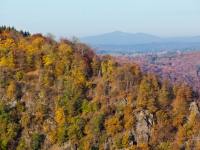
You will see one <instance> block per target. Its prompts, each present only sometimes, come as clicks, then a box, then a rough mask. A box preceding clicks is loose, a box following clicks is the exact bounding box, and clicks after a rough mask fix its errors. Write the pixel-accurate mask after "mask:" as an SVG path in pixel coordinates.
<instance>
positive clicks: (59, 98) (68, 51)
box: [0, 27, 200, 150]
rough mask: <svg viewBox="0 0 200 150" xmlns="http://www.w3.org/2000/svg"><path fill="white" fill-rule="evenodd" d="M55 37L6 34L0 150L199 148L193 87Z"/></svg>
mask: <svg viewBox="0 0 200 150" xmlns="http://www.w3.org/2000/svg"><path fill="white" fill-rule="evenodd" d="M52 37H53V36H52V35H51V34H48V35H46V36H42V35H41V34H33V35H30V33H29V34H28V35H25V34H24V32H23V33H22V32H20V31H17V30H15V29H14V28H11V29H8V28H7V27H6V28H4V29H3V28H1V30H0V98H1V100H0V149H2V150H6V149H10V150H13V149H17V150H26V149H31V150H37V149H45V150H49V149H52V150H56V149H60V150H62V149H63V150H64V149H79V150H89V149H92V150H110V149H131V150H148V149H157V150H168V149H170V150H180V149H198V148H199V147H200V134H199V132H200V123H199V122H200V114H199V110H198V107H199V97H198V93H197V92H195V91H193V90H192V88H188V87H187V86H186V85H185V84H180V85H176V86H172V85H171V84H170V83H169V82H168V81H161V80H160V79H159V78H158V76H157V75H154V74H152V73H143V72H142V71H141V69H140V68H139V66H138V65H136V64H135V63H123V64H121V63H119V62H117V61H115V60H114V59H113V58H112V57H111V56H109V55H104V56H101V57H100V56H97V55H96V54H95V52H94V51H93V50H92V49H91V48H90V47H89V46H88V45H86V44H84V43H79V42H77V41H76V40H71V41H70V40H67V39H60V41H59V42H56V41H55V40H53V38H52Z"/></svg>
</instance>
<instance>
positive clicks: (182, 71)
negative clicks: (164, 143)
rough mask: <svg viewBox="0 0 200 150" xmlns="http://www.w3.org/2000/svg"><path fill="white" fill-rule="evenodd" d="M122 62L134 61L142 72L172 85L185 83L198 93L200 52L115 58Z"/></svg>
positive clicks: (119, 56) (199, 89) (199, 87)
mask: <svg viewBox="0 0 200 150" xmlns="http://www.w3.org/2000/svg"><path fill="white" fill-rule="evenodd" d="M115 58H116V59H118V60H119V59H120V60H121V61H122V62H128V61H134V62H135V63H137V64H138V65H139V66H140V67H141V69H142V71H144V72H152V73H155V74H157V75H159V77H161V78H162V79H169V80H170V81H171V82H172V83H173V85H177V84H182V83H185V84H186V85H187V86H188V87H192V88H193V89H194V90H197V91H199V92H200V59H199V58H200V52H186V53H179V54H173V55H169V54H144V55H137V56H131V55H129V56H122V55H118V56H115Z"/></svg>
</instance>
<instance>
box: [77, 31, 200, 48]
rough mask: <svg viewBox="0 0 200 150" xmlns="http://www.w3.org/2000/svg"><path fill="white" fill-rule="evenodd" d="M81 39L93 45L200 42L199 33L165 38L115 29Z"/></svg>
mask: <svg viewBox="0 0 200 150" xmlns="http://www.w3.org/2000/svg"><path fill="white" fill-rule="evenodd" d="M80 41H81V42H84V43H87V44H91V45H131V44H144V43H158V42H200V36H199V35H197V36H181V37H171V38H163V37H159V36H156V35H152V34H146V33H141V32H138V33H134V34H133V33H126V32H121V31H114V32H110V33H105V34H100V35H94V36H87V37H83V38H80Z"/></svg>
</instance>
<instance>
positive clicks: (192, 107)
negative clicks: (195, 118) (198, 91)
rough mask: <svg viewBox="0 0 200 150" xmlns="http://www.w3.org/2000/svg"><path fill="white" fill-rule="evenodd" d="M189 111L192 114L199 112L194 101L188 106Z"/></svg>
mask: <svg viewBox="0 0 200 150" xmlns="http://www.w3.org/2000/svg"><path fill="white" fill-rule="evenodd" d="M189 110H190V113H193V114H194V115H197V114H199V108H198V107H197V104H196V102H191V103H190V107H189Z"/></svg>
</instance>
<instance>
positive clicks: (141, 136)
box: [135, 110, 154, 144]
mask: <svg viewBox="0 0 200 150" xmlns="http://www.w3.org/2000/svg"><path fill="white" fill-rule="evenodd" d="M135 116H136V128H135V138H136V142H137V144H139V143H141V142H145V143H148V141H149V136H150V134H151V128H152V125H153V124H154V121H153V115H152V114H150V113H149V111H148V110H141V111H139V112H138V113H136V114H135Z"/></svg>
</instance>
